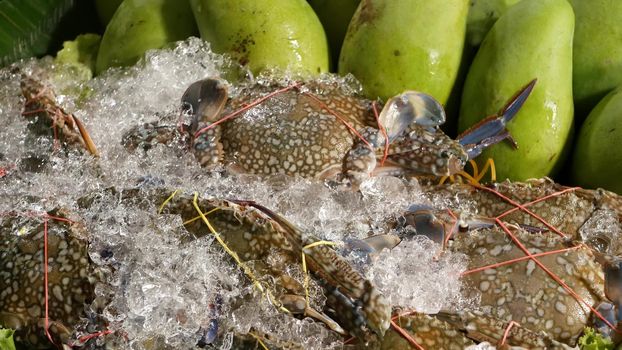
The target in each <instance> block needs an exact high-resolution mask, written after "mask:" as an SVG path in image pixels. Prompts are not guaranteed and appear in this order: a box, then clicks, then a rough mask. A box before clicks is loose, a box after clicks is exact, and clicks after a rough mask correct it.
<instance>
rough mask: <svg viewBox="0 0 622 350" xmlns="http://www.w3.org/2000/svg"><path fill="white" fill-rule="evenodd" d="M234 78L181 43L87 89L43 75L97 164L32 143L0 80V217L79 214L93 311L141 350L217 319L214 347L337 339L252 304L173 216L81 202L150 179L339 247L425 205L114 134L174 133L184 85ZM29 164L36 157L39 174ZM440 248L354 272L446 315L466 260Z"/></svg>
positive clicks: (399, 301)
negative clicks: (211, 160)
mask: <svg viewBox="0 0 622 350" xmlns="http://www.w3.org/2000/svg"><path fill="white" fill-rule="evenodd" d="M20 68H21V71H22V72H25V73H33V74H44V76H45V73H41V72H57V71H59V70H58V68H57V67H54V66H53V63H52V61H51V60H49V59H43V60H38V61H29V62H26V63H23V64H22V65H21V67H20ZM231 70H233V71H235V69H234V68H232V66H231V65H230V63H229V62H228V61H227V60H226V59H224V58H223V57H221V56H219V55H215V54H213V53H211V52H210V51H209V48H208V47H207V46H206V45H205V44H203V43H202V42H201V41H200V40H198V39H190V40H188V41H186V42H182V43H180V44H179V45H178V46H177V47H176V48H175V49H174V50H162V51H154V52H152V53H150V54H148V55H147V59H146V60H145V61H144V62H142V63H140V64H139V65H138V66H136V67H132V68H128V69H116V70H111V71H109V72H107V73H105V74H103V75H102V76H100V77H97V78H95V79H93V80H91V81H88V82H77V81H75V80H73V77H72V76H71V74H67V73H65V74H51V73H50V74H48V76H47V78H48V79H49V82H50V83H51V85H52V88H53V89H54V90H55V91H56V93H57V101H58V102H59V103H60V104H61V105H62V106H63V107H64V108H65V109H66V110H67V111H68V112H72V113H74V114H75V115H76V116H77V117H79V118H80V119H81V120H82V121H83V122H84V124H85V125H86V126H87V128H88V130H89V132H90V134H91V137H92V139H93V140H94V142H95V144H96V145H97V147H98V149H99V152H100V154H101V157H100V158H99V159H97V160H96V159H94V158H93V157H91V156H90V155H88V154H85V152H82V151H79V150H76V149H71V150H69V151H58V152H52V139H51V138H50V137H49V136H48V137H36V138H33V137H32V136H31V135H29V134H28V133H27V124H28V121H27V120H26V118H24V117H23V116H21V115H20V113H21V111H22V108H23V103H24V101H23V98H22V97H20V89H19V73H15V72H11V71H10V69H3V70H0V120H2V121H3V122H2V124H3V127H2V128H0V168H3V169H8V171H9V174H8V175H7V176H4V177H2V176H0V185H1V186H0V198H3V200H2V201H0V212H4V213H5V212H8V211H11V210H15V209H18V210H21V211H28V210H35V211H46V210H51V209H53V208H55V207H58V206H63V207H66V208H69V209H70V210H73V211H74V212H75V213H76V214H77V215H78V216H79V217H80V218H81V220H82V221H83V222H84V224H85V225H86V227H87V228H88V229H89V231H90V233H91V242H92V244H91V246H90V255H91V258H92V259H93V261H94V263H95V264H97V265H99V266H100V268H101V269H102V271H104V272H107V273H106V277H105V280H104V281H103V283H101V284H99V285H98V286H97V290H96V292H97V295H98V296H100V297H102V298H103V299H104V300H106V304H105V305H103V306H101V307H102V308H103V315H104V317H105V318H106V319H107V320H108V321H109V322H110V323H109V328H110V329H112V330H122V331H123V333H124V334H125V335H126V337H127V340H128V341H129V342H130V346H131V348H132V349H142V348H144V346H146V345H145V342H146V341H147V340H149V339H153V338H154V337H156V336H158V337H159V339H160V340H161V341H162V342H164V343H165V344H168V345H170V346H172V347H173V348H182V347H192V346H194V345H195V344H196V343H197V341H198V339H199V338H200V337H201V336H202V335H204V333H201V332H204V331H205V330H206V329H209V325H210V322H212V321H213V320H214V319H216V320H218V324H219V331H220V333H219V340H217V343H219V344H220V345H222V347H223V348H227V346H228V344H229V343H228V342H229V341H230V337H231V335H232V334H233V333H232V332H242V333H245V332H248V331H249V330H251V329H254V330H255V331H258V332H264V333H272V334H278V335H279V336H280V337H282V338H283V339H285V340H286V341H291V342H293V343H301V344H304V346H305V348H309V349H312V348H316V349H325V348H330V347H337V346H339V345H340V344H341V342H342V341H343V339H341V338H339V337H336V336H335V335H334V333H331V332H329V331H327V330H326V328H325V327H324V326H323V325H321V324H319V323H317V322H311V321H310V320H308V319H304V320H296V319H292V318H291V317H289V316H287V315H283V314H280V313H278V312H277V311H276V310H275V309H274V308H273V307H272V306H271V305H269V304H268V303H267V302H265V300H264V301H261V297H260V295H259V294H258V293H256V291H254V290H253V288H252V286H251V285H250V283H248V281H247V279H246V277H245V276H244V275H243V274H242V273H241V272H240V271H239V269H238V268H237V267H235V266H234V265H233V264H232V263H231V262H230V261H231V260H230V259H229V258H228V257H227V256H226V255H225V253H224V252H223V251H222V249H221V248H220V246H218V245H217V244H216V243H214V242H213V239H212V237H209V236H208V237H203V238H200V239H197V240H190V241H188V240H187V239H186V240H184V237H185V238H187V237H186V236H185V235H187V233H186V232H184V229H183V228H180V221H179V218H175V217H171V218H164V219H163V218H162V217H161V216H157V215H156V208H155V207H144V208H136V207H132V206H127V205H125V204H123V203H120V202H119V201H118V200H117V199H116V197H114V195H106V194H102V195H101V196H100V198H99V200H97V201H95V203H94V204H93V205H92V206H91V207H89V208H88V209H85V208H80V207H78V206H77V204H76V201H77V200H78V199H79V198H80V197H83V196H84V195H85V194H88V193H95V192H101V193H103V192H102V191H103V190H104V189H106V188H109V187H113V186H114V187H116V188H118V189H123V188H132V187H136V186H137V185H138V184H141V183H143V184H144V183H145V182H150V181H151V182H155V183H164V184H165V185H166V186H167V187H168V188H172V189H173V188H183V189H184V190H186V191H198V192H199V193H200V194H201V196H203V197H215V198H235V199H250V200H254V201H256V202H258V203H261V204H262V205H264V206H266V207H268V208H270V209H272V210H274V211H276V212H277V213H280V214H282V215H283V216H285V217H286V218H287V219H288V220H290V221H291V222H293V223H294V224H296V225H297V226H299V227H300V228H301V229H302V231H303V232H304V233H305V234H312V235H314V236H316V237H318V238H321V239H326V240H336V241H339V240H344V239H346V238H364V237H366V236H368V235H369V234H371V233H387V230H388V228H387V224H386V222H387V218H391V217H394V216H396V215H399V213H401V212H402V211H403V210H404V209H405V208H407V207H408V206H409V205H410V204H412V203H414V202H417V201H422V202H425V201H426V200H427V199H425V198H423V197H422V195H421V193H420V189H419V187H418V185H417V183H416V181H410V182H409V181H404V180H400V179H396V178H390V177H387V178H372V179H369V180H367V181H365V182H364V183H363V184H362V185H361V189H360V192H352V191H343V190H341V191H338V190H332V189H329V188H328V187H326V186H325V185H324V184H322V183H318V182H317V181H312V180H306V179H287V178H282V177H276V178H272V179H258V178H255V177H252V176H233V175H223V174H222V173H219V172H214V173H208V172H206V171H205V170H204V169H202V168H200V167H199V166H198V164H197V163H196V161H195V159H194V157H193V156H192V155H191V154H190V153H188V152H184V149H183V145H181V144H174V145H170V146H164V145H158V146H156V147H155V148H154V149H152V150H151V151H150V152H148V153H144V152H135V153H133V154H130V153H128V151H127V150H126V149H124V148H123V147H122V146H121V142H120V140H121V138H122V135H123V133H124V132H125V131H127V130H128V129H129V128H131V127H132V126H135V125H137V124H140V123H145V122H151V121H158V120H160V121H163V122H165V123H168V124H169V125H174V124H175V123H176V121H177V118H178V115H179V100H180V97H181V95H182V93H183V92H184V90H185V88H186V87H187V86H188V85H189V84H190V83H192V82H194V81H195V80H198V79H201V78H204V77H208V76H216V75H222V73H223V72H224V74H225V77H226V76H227V74H231V73H227V72H230V71H231ZM324 79H327V80H335V79H336V78H333V77H325V78H324ZM340 81H341V82H342V83H343V84H346V85H347V86H346V88H347V89H355V88H356V87H355V86H354V87H352V85H351V83H346V82H344V81H343V80H340ZM33 157H34V160H33ZM37 159H38V160H43V166H41V167H40V168H37V165H38V164H39V162H38V161H37ZM11 169H12V170H11ZM437 251H438V247H437V246H434V245H433V244H432V243H431V242H430V241H426V240H423V239H415V240H409V239H407V240H405V241H404V242H402V243H401V245H400V246H398V247H397V248H396V249H394V250H393V251H391V252H383V253H382V254H381V255H380V259H379V260H377V261H376V262H375V263H374V264H373V265H372V266H368V267H366V268H365V270H366V273H367V275H368V277H369V278H370V279H372V280H373V281H374V282H375V283H377V285H378V286H379V287H380V289H381V290H382V291H383V292H384V293H385V294H386V295H387V297H388V298H389V299H390V301H391V302H392V303H393V304H394V305H395V306H400V307H402V308H404V309H415V310H417V311H421V312H436V311H438V310H439V309H441V308H449V309H451V308H452V307H455V305H457V304H459V303H460V302H462V300H461V297H460V295H459V290H460V282H459V279H458V277H459V273H460V271H462V270H464V269H465V268H466V260H465V258H464V257H463V256H460V255H444V256H443V257H442V258H440V259H438V260H437V259H436V252H437ZM240 300H242V301H240ZM234 303H235V305H236V306H235V308H233V306H232V305H233V304H234Z"/></svg>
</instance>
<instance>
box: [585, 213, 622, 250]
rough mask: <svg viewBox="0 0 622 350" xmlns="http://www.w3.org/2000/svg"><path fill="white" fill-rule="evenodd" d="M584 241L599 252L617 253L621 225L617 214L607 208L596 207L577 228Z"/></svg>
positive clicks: (621, 233)
mask: <svg viewBox="0 0 622 350" xmlns="http://www.w3.org/2000/svg"><path fill="white" fill-rule="evenodd" d="M579 234H580V235H581V238H582V239H583V241H584V242H586V243H587V244H588V245H590V246H592V247H594V248H595V249H597V250H598V251H600V252H601V253H605V254H609V255H618V254H619V252H620V248H621V247H620V241H621V240H622V225H621V224H620V221H619V220H618V215H617V214H616V213H615V212H614V211H612V210H608V209H597V210H595V211H594V213H592V216H590V218H589V219H588V220H587V221H585V223H584V224H583V226H581V228H580V229H579Z"/></svg>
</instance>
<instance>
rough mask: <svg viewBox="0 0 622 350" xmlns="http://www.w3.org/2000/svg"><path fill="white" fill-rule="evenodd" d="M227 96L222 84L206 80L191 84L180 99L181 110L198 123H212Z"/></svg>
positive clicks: (214, 80) (216, 80)
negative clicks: (188, 113) (185, 111)
mask: <svg viewBox="0 0 622 350" xmlns="http://www.w3.org/2000/svg"><path fill="white" fill-rule="evenodd" d="M228 96H229V94H228V91H227V86H226V85H225V84H224V82H223V81H222V80H220V79H217V78H207V79H203V80H199V81H195V82H194V83H192V84H191V85H190V86H188V88H187V89H186V91H185V92H184V94H183V96H182V97H181V103H182V108H183V109H184V110H188V111H190V114H191V115H192V116H193V117H194V118H196V119H197V120H198V121H202V122H214V121H215V120H214V118H216V117H217V116H218V114H220V112H221V111H222V109H223V108H224V106H225V103H226V102H227V98H228Z"/></svg>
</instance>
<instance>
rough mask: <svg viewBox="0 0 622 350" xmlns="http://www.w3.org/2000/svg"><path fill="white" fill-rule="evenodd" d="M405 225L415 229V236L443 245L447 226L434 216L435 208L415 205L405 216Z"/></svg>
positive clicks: (409, 208)
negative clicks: (421, 236) (424, 237)
mask: <svg viewBox="0 0 622 350" xmlns="http://www.w3.org/2000/svg"><path fill="white" fill-rule="evenodd" d="M404 219H405V222H404V225H406V226H411V227H413V228H414V229H415V235H423V236H426V237H428V238H429V239H431V240H432V241H434V242H436V243H438V244H443V242H444V241H445V224H444V223H443V222H442V221H441V220H439V219H438V218H437V217H436V215H434V208H433V207H431V206H429V205H425V204H413V205H411V206H410V207H408V210H407V211H406V213H405V214H404Z"/></svg>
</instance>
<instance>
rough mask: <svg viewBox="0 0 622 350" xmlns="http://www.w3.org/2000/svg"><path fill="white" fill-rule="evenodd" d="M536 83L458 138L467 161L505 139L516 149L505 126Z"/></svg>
mask: <svg viewBox="0 0 622 350" xmlns="http://www.w3.org/2000/svg"><path fill="white" fill-rule="evenodd" d="M536 81H537V79H534V80H532V81H531V82H529V84H527V85H525V86H524V87H523V88H521V89H520V90H519V91H518V92H517V93H516V94H515V95H514V97H512V98H511V99H510V101H509V102H508V103H507V104H506V105H505V106H504V107H503V108H502V109H501V111H499V113H497V114H494V115H491V116H489V117H486V118H484V119H483V120H481V121H480V122H479V123H477V124H475V125H473V126H472V127H470V128H469V129H467V130H466V131H464V132H463V133H462V134H460V135H459V136H458V142H460V144H461V145H462V146H463V147H464V148H465V150H466V152H467V154H468V155H469V159H473V158H475V157H477V156H478V155H480V153H482V151H483V150H484V149H485V148H486V147H488V146H491V145H494V144H496V143H499V142H501V141H503V140H505V139H508V140H509V141H510V142H511V143H512V146H513V147H515V148H516V147H517V145H516V142H514V140H513V139H512V137H511V135H510V133H509V131H508V130H507V129H506V125H507V123H508V122H509V121H510V120H512V118H514V116H515V115H516V113H518V111H519V110H520V108H521V107H522V106H523V104H524V103H525V101H526V100H527V97H529V94H531V91H532V90H533V87H534V85H535V84H536Z"/></svg>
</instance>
